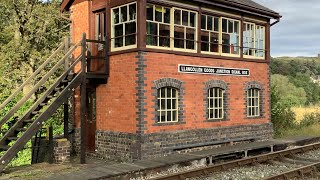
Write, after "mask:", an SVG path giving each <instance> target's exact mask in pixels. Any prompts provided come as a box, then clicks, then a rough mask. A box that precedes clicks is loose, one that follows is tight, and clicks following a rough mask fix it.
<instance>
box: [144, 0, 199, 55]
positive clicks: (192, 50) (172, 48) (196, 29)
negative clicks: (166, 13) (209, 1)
mask: <svg viewBox="0 0 320 180" xmlns="http://www.w3.org/2000/svg"><path fill="white" fill-rule="evenodd" d="M148 5H153V6H161V7H162V8H170V24H168V23H164V18H163V17H162V21H163V23H159V22H157V21H150V20H147V22H154V23H159V24H165V25H170V47H160V46H153V45H147V46H146V47H147V48H153V49H165V50H174V51H182V52H189V53H197V51H198V48H199V47H198V43H197V42H198V24H199V23H198V15H199V14H198V12H196V11H192V10H188V9H182V8H176V7H166V6H162V5H156V4H152V3H151V4H148ZM175 10H181V12H182V11H187V12H188V13H189V14H190V12H192V13H195V26H194V27H191V26H190V15H189V17H188V26H185V25H182V13H181V17H180V18H181V25H175V23H174V11H175ZM153 16H155V15H154V14H153ZM153 20H155V17H153ZM175 26H179V27H184V29H185V33H184V43H186V41H187V40H186V28H190V29H194V30H195V40H194V43H195V45H194V46H195V49H186V48H184V49H183V48H175V47H174V27H175ZM158 34H159V26H158ZM185 46H186V44H185Z"/></svg>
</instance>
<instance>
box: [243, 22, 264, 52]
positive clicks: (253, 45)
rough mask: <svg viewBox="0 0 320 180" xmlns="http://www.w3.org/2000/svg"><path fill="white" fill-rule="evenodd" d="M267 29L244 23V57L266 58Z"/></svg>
mask: <svg viewBox="0 0 320 180" xmlns="http://www.w3.org/2000/svg"><path fill="white" fill-rule="evenodd" d="M264 54H265V27H264V26H260V25H256V24H254V23H248V22H245V23H244V30H243V55H244V56H245V57H255V58H264Z"/></svg>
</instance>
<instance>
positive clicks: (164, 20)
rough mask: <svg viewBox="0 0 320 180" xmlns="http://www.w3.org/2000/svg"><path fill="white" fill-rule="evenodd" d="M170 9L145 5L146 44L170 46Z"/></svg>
mask: <svg viewBox="0 0 320 180" xmlns="http://www.w3.org/2000/svg"><path fill="white" fill-rule="evenodd" d="M170 22H171V9H170V8H166V7H162V6H155V5H147V42H146V43H147V45H150V46H159V47H166V48H169V47H170Z"/></svg>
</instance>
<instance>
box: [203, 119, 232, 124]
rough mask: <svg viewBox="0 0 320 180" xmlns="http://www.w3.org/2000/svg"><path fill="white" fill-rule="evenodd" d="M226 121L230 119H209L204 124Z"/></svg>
mask: <svg viewBox="0 0 320 180" xmlns="http://www.w3.org/2000/svg"><path fill="white" fill-rule="evenodd" d="M224 121H229V119H207V120H205V121H204V122H211V123H212V122H224Z"/></svg>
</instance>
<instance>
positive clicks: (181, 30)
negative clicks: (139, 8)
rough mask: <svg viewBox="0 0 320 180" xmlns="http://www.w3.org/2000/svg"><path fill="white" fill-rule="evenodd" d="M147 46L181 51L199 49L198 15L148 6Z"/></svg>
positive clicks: (176, 9) (174, 9)
mask: <svg viewBox="0 0 320 180" xmlns="http://www.w3.org/2000/svg"><path fill="white" fill-rule="evenodd" d="M146 8H147V27H146V28H147V29H146V30H147V41H146V44H147V46H149V47H150V46H152V47H156V48H165V49H176V50H179V51H181V50H182V51H184V50H185V51H191V52H192V51H196V49H197V13H196V12H193V11H188V10H183V9H178V8H169V7H163V6H158V5H151V4H148V5H147V7H146Z"/></svg>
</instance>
